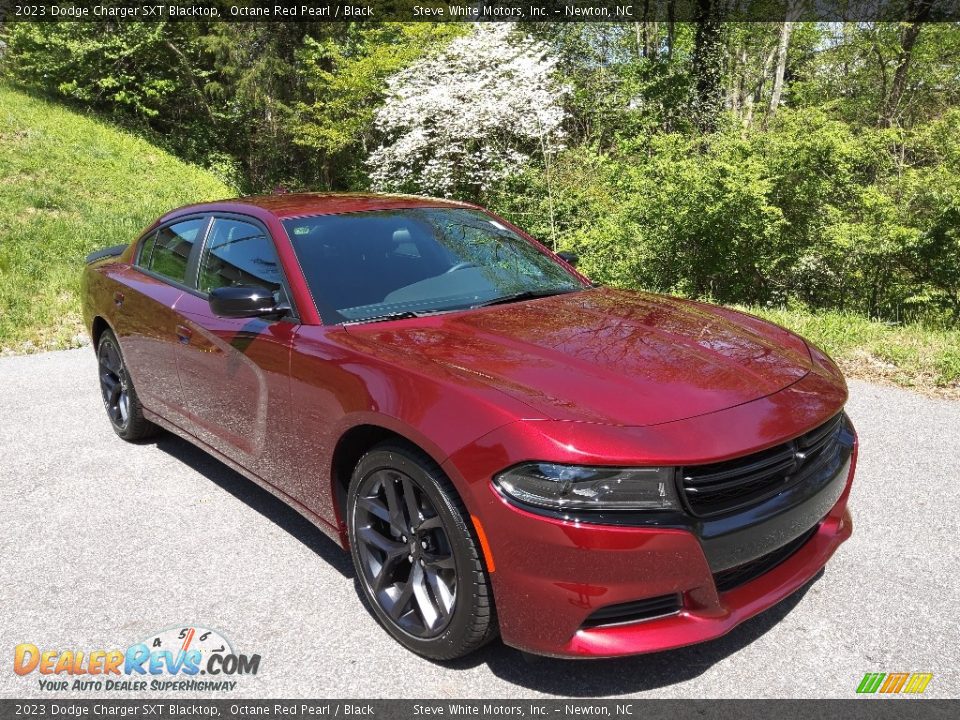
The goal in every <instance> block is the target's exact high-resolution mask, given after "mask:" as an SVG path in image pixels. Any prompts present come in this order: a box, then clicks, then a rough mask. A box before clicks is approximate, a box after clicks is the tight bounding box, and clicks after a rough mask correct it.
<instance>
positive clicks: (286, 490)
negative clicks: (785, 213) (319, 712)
mask: <svg viewBox="0 0 960 720" xmlns="http://www.w3.org/2000/svg"><path fill="white" fill-rule="evenodd" d="M575 263H576V258H575V257H574V256H572V255H565V254H563V253H560V254H554V253H553V252H551V251H550V250H548V249H547V248H545V247H544V246H542V245H541V244H539V243H537V242H536V241H535V240H534V239H533V238H531V237H529V236H528V235H526V234H525V233H524V232H523V231H521V230H520V229H518V228H516V227H514V226H513V225H511V224H510V223H508V222H507V221H505V220H503V219H502V218H499V217H497V216H495V215H493V214H491V213H489V212H487V211H484V210H483V209H481V208H478V207H476V206H473V205H469V204H465V203H458V202H451V201H445V200H435V199H429V198H416V197H409V196H377V195H334V194H330V195H322V194H304V195H275V196H270V197H259V198H244V199H238V200H228V201H222V202H215V203H208V204H203V205H193V206H189V207H185V208H181V209H179V210H175V211H173V212H171V213H169V214H167V215H165V216H164V217H162V218H160V219H159V220H158V221H157V222H156V223H154V225H153V226H151V227H150V228H149V229H148V230H147V231H146V232H144V233H143V235H142V236H141V237H140V238H139V239H137V240H136V241H134V242H133V243H131V244H129V245H125V246H118V247H116V248H109V249H107V250H104V251H101V252H99V253H94V254H93V255H91V256H90V257H88V259H87V265H86V268H85V272H84V283H83V287H84V290H83V306H84V318H85V321H86V324H87V327H88V328H89V330H90V333H91V336H92V339H93V343H94V348H95V351H96V354H97V360H98V371H99V379H100V387H101V391H102V395H103V402H104V406H105V407H106V410H107V415H108V416H109V419H110V422H111V423H112V425H113V429H114V430H115V431H116V432H117V434H119V435H120V437H122V438H124V439H127V440H138V439H141V438H144V437H146V436H148V435H149V434H151V433H152V432H154V431H156V430H157V429H158V428H164V429H166V430H168V431H171V432H173V433H176V434H177V435H180V436H182V437H184V438H186V439H187V440H188V441H190V442H192V443H195V444H197V445H198V446H200V447H201V448H204V449H205V450H207V451H208V452H210V453H212V454H213V455H214V456H216V457H217V458H219V459H220V460H222V461H223V462H224V463H226V464H228V465H229V466H231V467H233V468H234V469H235V470H237V471H238V472H240V473H242V474H243V475H245V476H246V477H248V478H249V479H251V480H252V481H254V482H256V483H259V484H260V485H262V486H263V487H264V488H266V489H267V490H269V491H270V492H272V493H274V494H275V495H277V496H278V497H280V498H281V499H283V500H284V501H285V502H287V503H289V504H290V505H291V506H293V507H294V508H296V509H297V510H298V511H299V512H301V513H302V514H303V515H305V516H306V517H307V518H309V519H310V520H311V521H312V522H313V523H314V524H316V525H317V527H319V528H320V529H321V530H322V531H324V532H325V533H326V534H328V535H329V536H330V537H331V538H333V540H334V541H336V542H337V543H339V544H340V545H341V546H343V547H344V548H345V549H349V551H350V552H351V554H352V557H353V562H354V564H355V566H356V572H357V576H358V578H359V580H360V586H361V588H362V591H363V593H364V594H365V596H366V598H367V599H368V600H369V602H370V606H371V607H372V609H373V611H374V613H375V614H376V617H377V618H378V620H379V621H380V623H381V624H382V625H383V626H384V628H386V629H387V630H388V631H389V632H390V633H391V634H392V635H393V636H394V637H395V638H396V639H397V640H398V641H400V642H401V643H402V644H404V645H405V646H407V647H408V648H410V649H411V650H413V651H415V652H418V653H421V654H423V655H426V656H429V657H432V658H437V659H448V658H454V657H457V656H461V655H464V654H466V653H468V652H470V651H471V650H474V649H476V648H477V647H479V646H480V645H482V644H483V643H484V642H486V641H488V640H489V639H491V638H492V637H495V636H496V635H497V634H498V633H499V635H500V636H501V637H502V638H503V640H504V642H506V643H507V644H509V645H512V646H514V647H517V648H520V649H522V650H525V651H528V652H532V653H538V654H544V655H554V656H562V657H610V656H617V655H629V654H635V653H644V652H651V651H655V650H663V649H667V648H673V647H679V646H683V645H688V644H691V643H695V642H700V641H703V640H708V639H710V638H715V637H718V636H720V635H722V634H724V633H726V632H727V631H729V630H730V629H731V628H733V627H734V626H736V625H737V624H738V623H740V622H742V621H743V620H745V619H746V618H749V617H751V616H753V615H756V614H757V613H759V612H761V611H762V610H764V609H766V608H768V607H770V606H771V605H773V604H774V603H776V602H778V601H779V600H781V599H783V598H784V597H786V596H787V595H789V594H790V593H792V592H793V591H795V590H797V589H799V588H800V587H802V586H803V585H804V584H805V583H806V582H808V581H809V580H810V579H811V578H812V577H813V576H814V575H816V574H817V573H818V571H819V570H820V569H821V568H822V567H823V566H824V564H825V563H826V562H827V560H828V559H829V558H830V556H831V555H832V554H833V552H834V551H835V550H836V549H837V547H838V546H839V545H840V544H841V543H842V542H843V541H844V540H846V539H847V538H848V537H849V536H850V533H851V530H852V524H851V520H850V516H849V514H848V511H847V497H848V495H849V490H850V484H851V482H852V478H853V474H854V465H855V463H856V448H857V443H856V435H855V433H854V430H853V427H852V425H851V424H850V421H849V419H848V418H847V417H846V415H845V414H844V411H843V407H844V403H845V402H846V398H847V390H846V384H845V382H844V379H843V377H842V375H841V374H840V372H839V371H838V369H837V367H836V366H835V365H834V363H833V362H832V361H831V360H830V359H829V358H828V357H827V356H826V355H825V354H824V353H823V352H821V351H820V350H818V349H817V348H816V347H814V346H813V345H810V344H808V343H807V342H805V341H804V340H803V339H801V338H800V337H798V336H796V335H794V334H792V333H790V332H788V331H787V330H784V329H783V328H780V327H778V326H776V325H772V324H770V323H767V322H764V321H762V320H760V319H758V318H755V317H752V316H750V315H746V314H743V313H739V312H736V311H733V310H729V309H725V308H720V307H714V306H710V305H706V304H703V303H697V302H692V301H687V300H681V299H677V298H672V297H664V296H658V295H653V294H648V293H641V292H628V291H623V290H616V289H609V288H604V287H597V286H595V285H593V284H591V283H590V282H589V281H588V280H587V279H586V278H585V277H584V276H582V275H581V274H579V273H578V272H577V270H576V269H575V268H574V264H575Z"/></svg>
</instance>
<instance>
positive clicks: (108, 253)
mask: <svg viewBox="0 0 960 720" xmlns="http://www.w3.org/2000/svg"><path fill="white" fill-rule="evenodd" d="M128 247H129V246H128V245H114V246H113V247H108V248H104V249H103V250H97V251H96V252H92V253H90V254H89V255H87V258H86V260H85V262H86V263H87V265H89V264H90V263H95V262H96V261H97V260H103V259H104V258H109V257H117V256H119V255H122V254H123V251H124V250H126V249H127V248H128Z"/></svg>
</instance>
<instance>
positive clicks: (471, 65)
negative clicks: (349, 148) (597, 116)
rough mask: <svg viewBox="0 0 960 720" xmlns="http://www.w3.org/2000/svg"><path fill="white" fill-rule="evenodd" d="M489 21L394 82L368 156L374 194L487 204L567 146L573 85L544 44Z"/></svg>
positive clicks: (392, 80) (507, 26)
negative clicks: (566, 102) (376, 143)
mask: <svg viewBox="0 0 960 720" xmlns="http://www.w3.org/2000/svg"><path fill="white" fill-rule="evenodd" d="M516 32H517V31H516V30H515V28H514V27H513V26H512V25H510V24H505V23H504V24H500V23H497V24H494V23H482V24H477V25H475V26H474V28H473V30H472V32H471V33H470V34H469V35H467V36H465V37H461V38H457V39H455V40H453V41H452V42H451V43H450V45H449V46H447V48H446V49H444V50H443V51H441V52H439V53H436V54H435V55H433V56H431V57H428V58H425V59H423V60H420V61H418V62H416V63H414V64H413V65H411V66H410V67H408V68H406V69H405V70H402V71H400V72H399V73H397V74H395V75H393V76H392V77H391V78H390V79H389V80H388V81H387V88H388V89H387V97H386V101H385V103H384V105H383V106H382V107H381V108H380V109H379V110H378V111H377V113H376V127H377V129H378V130H379V132H380V133H381V135H382V138H383V142H382V144H381V145H380V147H378V148H377V149H376V150H375V151H374V152H373V153H372V154H371V155H370V157H369V160H368V167H369V168H370V177H371V181H372V184H373V186H374V187H375V188H377V189H381V190H406V191H415V192H427V193H434V194H439V195H444V196H453V195H457V196H460V197H464V196H465V197H473V198H479V197H481V196H482V194H483V193H484V192H485V191H486V190H488V189H489V188H490V187H491V186H492V184H493V183H495V182H497V181H499V180H501V179H503V178H505V177H507V176H509V175H510V174H511V173H515V172H517V171H519V170H520V169H522V168H523V167H524V166H526V165H527V164H528V163H529V162H530V161H531V160H532V159H533V158H539V159H540V160H542V161H543V162H544V164H545V165H546V166H547V167H548V169H549V164H550V159H551V158H552V156H553V155H554V154H555V153H556V152H557V150H558V149H559V148H561V147H562V145H563V141H564V137H565V134H564V129H563V123H564V119H565V111H564V108H563V104H562V103H563V99H564V97H565V96H566V95H567V93H568V88H567V87H566V86H564V85H563V84H561V83H560V82H559V81H558V79H557V78H556V75H555V72H554V70H555V67H556V63H557V61H556V58H554V57H552V56H551V55H550V53H549V52H548V48H547V46H546V45H545V44H543V43H540V42H535V41H533V40H532V39H530V38H528V37H523V36H519V37H518V36H516V35H515V33H516Z"/></svg>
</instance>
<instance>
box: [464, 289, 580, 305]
mask: <svg viewBox="0 0 960 720" xmlns="http://www.w3.org/2000/svg"><path fill="white" fill-rule="evenodd" d="M571 292H576V290H575V289H570V290H523V291H521V292H515V293H511V294H509V295H503V296H502V297H496V298H493V299H492V300H484V301H483V302H482V303H477V304H475V305H471V306H470V307H475V308H479V307H489V306H491V305H504V304H506V303H512V302H517V301H518V300H533V299H534V298H542V297H550V296H551V295H566V294H567V293H571Z"/></svg>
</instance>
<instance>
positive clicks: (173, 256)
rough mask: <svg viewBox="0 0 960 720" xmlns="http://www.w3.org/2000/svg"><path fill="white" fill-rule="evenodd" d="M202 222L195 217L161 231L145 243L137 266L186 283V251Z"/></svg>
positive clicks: (187, 252) (196, 238)
mask: <svg viewBox="0 0 960 720" xmlns="http://www.w3.org/2000/svg"><path fill="white" fill-rule="evenodd" d="M206 222H207V221H206V218H196V219H194V220H185V221H184V222H179V223H174V224H173V225H168V226H167V227H165V228H161V229H160V230H159V231H158V232H157V233H156V235H154V236H153V237H152V238H151V239H149V240H147V242H146V243H145V245H144V247H143V250H142V252H141V255H140V267H142V268H145V269H146V270H151V271H153V272H155V273H157V274H159V275H163V276H164V277H165V278H169V279H170V280H173V281H174V282H178V283H181V284H186V281H187V262H188V261H189V259H190V251H191V250H193V245H194V243H196V242H197V240H198V239H199V236H200V232H201V230H203V226H204V225H205V224H206Z"/></svg>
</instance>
